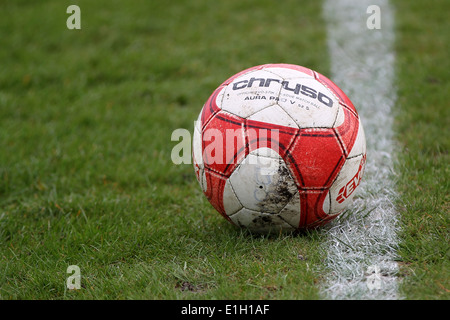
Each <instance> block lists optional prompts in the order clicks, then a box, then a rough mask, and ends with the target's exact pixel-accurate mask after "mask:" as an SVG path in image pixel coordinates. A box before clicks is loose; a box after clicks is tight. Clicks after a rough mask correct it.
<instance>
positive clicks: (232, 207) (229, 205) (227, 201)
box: [223, 179, 242, 216]
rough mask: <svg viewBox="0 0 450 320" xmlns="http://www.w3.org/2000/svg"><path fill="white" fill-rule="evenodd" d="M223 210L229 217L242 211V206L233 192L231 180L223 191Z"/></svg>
mask: <svg viewBox="0 0 450 320" xmlns="http://www.w3.org/2000/svg"><path fill="white" fill-rule="evenodd" d="M223 208H224V210H225V213H226V214H227V216H231V215H233V214H235V213H236V212H238V211H239V210H241V209H242V204H241V203H240V202H239V199H238V198H237V196H236V194H235V193H234V191H233V187H232V186H231V182H230V179H227V181H226V182H225V186H224V190H223Z"/></svg>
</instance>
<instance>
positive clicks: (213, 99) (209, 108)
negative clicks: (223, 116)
mask: <svg viewBox="0 0 450 320" xmlns="http://www.w3.org/2000/svg"><path fill="white" fill-rule="evenodd" d="M223 89H224V87H218V88H217V89H216V90H214V92H213V94H212V95H211V96H210V97H209V98H208V100H207V101H206V103H205V104H204V105H203V108H202V111H201V116H200V117H201V124H202V128H204V127H205V126H206V125H207V124H208V122H209V121H210V120H211V118H212V117H213V116H214V115H215V114H216V113H217V112H219V111H220V108H219V106H218V105H217V96H218V95H219V94H220V93H221V91H222V90H223Z"/></svg>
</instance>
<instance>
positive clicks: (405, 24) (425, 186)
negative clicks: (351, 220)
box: [394, 0, 450, 299]
mask: <svg viewBox="0 0 450 320" xmlns="http://www.w3.org/2000/svg"><path fill="white" fill-rule="evenodd" d="M394 3H395V5H396V11H397V14H396V18H397V48H396V49H397V74H398V83H397V84H398V105H399V108H398V110H397V111H398V115H397V121H396V124H397V128H398V132H397V133H398V134H397V139H398V140H399V143H400V148H401V152H400V154H399V164H398V171H399V172H400V173H401V175H400V178H399V183H398V188H399V191H400V192H401V203H400V204H399V207H400V212H401V214H402V232H401V238H402V242H401V246H400V250H399V253H400V255H401V258H402V264H401V265H402V268H401V271H402V274H403V282H402V286H401V290H402V292H403V294H404V295H406V297H407V298H409V299H449V298H450V251H449V243H450V237H449V226H450V215H449V211H450V206H449V200H450V198H449V197H450V190H449V184H450V171H449V164H450V157H449V154H448V152H449V148H450V137H449V128H450V109H449V103H448V101H449V100H450V63H449V57H448V53H449V50H450V42H449V34H450V24H449V22H448V16H447V13H448V12H449V11H450V3H449V2H448V1H433V3H432V4H431V3H429V2H426V1H413V2H411V1H403V0H396V1H394Z"/></svg>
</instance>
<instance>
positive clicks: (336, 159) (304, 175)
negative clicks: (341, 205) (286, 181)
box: [287, 129, 345, 189]
mask: <svg viewBox="0 0 450 320" xmlns="http://www.w3.org/2000/svg"><path fill="white" fill-rule="evenodd" d="M344 161H345V157H344V155H343V151H342V148H341V145H340V143H339V141H338V140H337V138H336V135H335V134H334V132H333V130H332V129H318V130H312V129H305V130H302V131H301V134H300V136H299V137H297V139H296V140H295V142H294V143H293V144H292V146H291V148H290V149H289V157H288V159H287V163H288V166H289V168H290V169H291V171H292V172H293V173H294V175H295V177H296V180H297V183H298V184H299V186H300V187H301V188H303V189H324V188H328V187H329V186H330V185H331V182H332V181H333V180H334V179H335V177H336V175H337V174H338V172H339V170H340V168H341V167H342V165H343V163H344Z"/></svg>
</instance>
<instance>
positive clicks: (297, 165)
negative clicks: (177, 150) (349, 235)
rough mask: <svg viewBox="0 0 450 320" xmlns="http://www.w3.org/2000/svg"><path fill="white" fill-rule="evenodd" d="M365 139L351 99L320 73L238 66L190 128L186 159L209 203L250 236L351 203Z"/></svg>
mask: <svg viewBox="0 0 450 320" xmlns="http://www.w3.org/2000/svg"><path fill="white" fill-rule="evenodd" d="M365 162H366V141H365V136H364V131H363V127H362V125H361V121H360V118H359V116H358V113H357V111H356V109H355V107H354V106H353V104H352V102H351V101H350V99H349V98H348V97H347V96H346V95H345V94H344V92H342V90H341V89H340V88H338V87H337V86H336V85H335V84H334V83H333V82H332V81H330V80H329V79H328V78H326V77H325V76H323V75H321V74H319V73H317V72H315V71H313V70H310V69H308V68H305V67H301V66H297V65H291V64H265V65H260V66H255V67H252V68H249V69H246V70H243V71H241V72H239V73H237V74H236V75H234V76H232V77H231V78H229V79H228V80H226V81H225V82H224V83H222V84H221V85H220V86H219V87H218V88H217V89H216V90H215V91H214V92H213V93H212V95H211V96H210V97H209V99H208V100H207V101H206V103H205V104H204V106H203V109H202V111H201V112H200V115H199V117H198V119H197V121H196V122H195V126H194V137H193V163H194V168H195V173H196V177H197V180H198V182H199V183H200V186H201V188H202V190H203V193H204V194H205V196H206V197H207V199H208V200H209V202H210V203H211V204H212V206H213V207H214V208H215V209H216V210H217V211H218V212H219V213H220V214H221V215H222V216H223V217H225V218H226V219H227V220H229V221H230V222H231V223H233V224H235V225H237V226H240V227H243V228H247V229H249V230H250V231H252V232H257V233H268V232H284V231H288V232H290V231H296V230H301V229H306V228H314V227H318V226H322V225H324V224H326V223H327V222H329V221H331V220H332V219H334V218H335V217H337V216H338V215H339V214H340V213H342V212H343V211H344V210H345V209H346V208H347V207H348V206H349V204H350V203H351V202H352V199H353V197H354V195H355V192H356V190H357V189H358V186H359V184H360V181H361V178H362V176H363V172H364V165H365Z"/></svg>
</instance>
